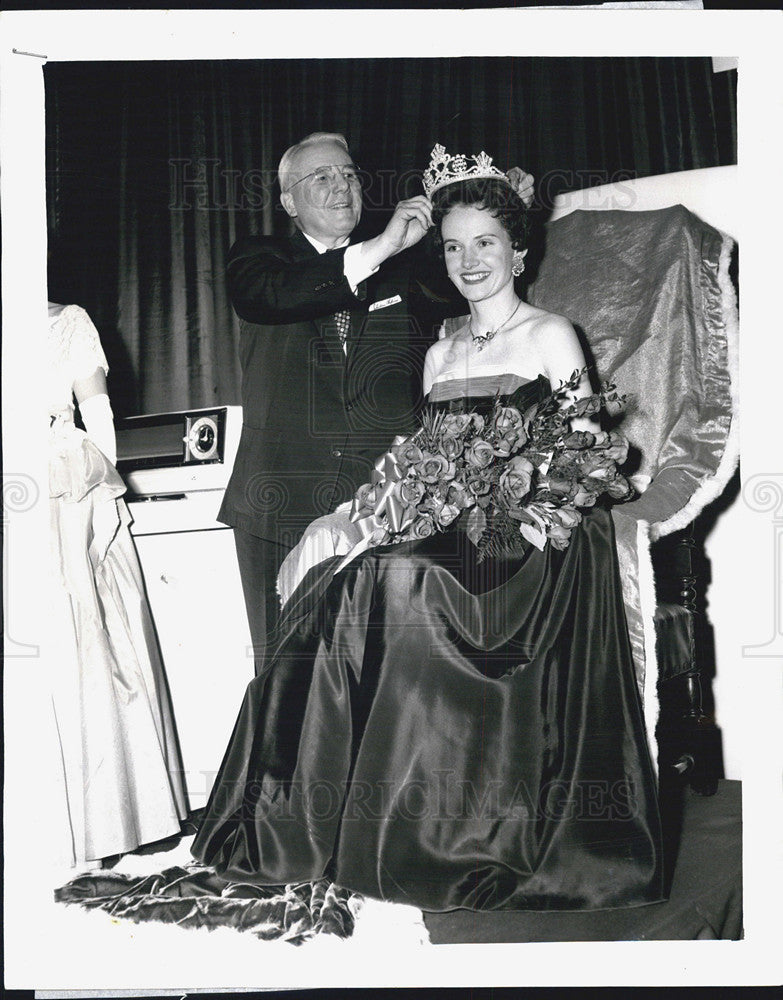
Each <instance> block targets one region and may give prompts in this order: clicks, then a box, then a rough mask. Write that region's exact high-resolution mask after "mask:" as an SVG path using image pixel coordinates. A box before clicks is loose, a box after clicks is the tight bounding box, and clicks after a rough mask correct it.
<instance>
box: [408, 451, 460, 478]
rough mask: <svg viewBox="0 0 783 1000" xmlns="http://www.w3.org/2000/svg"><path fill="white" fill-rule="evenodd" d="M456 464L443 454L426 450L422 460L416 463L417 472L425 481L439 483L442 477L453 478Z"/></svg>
mask: <svg viewBox="0 0 783 1000" xmlns="http://www.w3.org/2000/svg"><path fill="white" fill-rule="evenodd" d="M456 471H457V470H456V466H455V465H454V463H453V462H450V461H449V460H448V459H447V458H445V457H444V456H443V455H433V454H432V453H431V452H428V451H425V452H424V455H423V457H422V459H421V461H420V462H418V463H417V464H416V472H417V473H418V475H419V476H421V478H422V479H423V480H424V482H425V483H437V482H440V481H441V480H442V479H446V480H448V479H453V478H454V475H455V473H456Z"/></svg>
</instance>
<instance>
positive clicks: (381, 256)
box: [357, 194, 432, 269]
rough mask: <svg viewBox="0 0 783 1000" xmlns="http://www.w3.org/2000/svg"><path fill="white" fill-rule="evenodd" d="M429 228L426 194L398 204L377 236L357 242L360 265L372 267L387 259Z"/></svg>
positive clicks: (428, 202)
mask: <svg viewBox="0 0 783 1000" xmlns="http://www.w3.org/2000/svg"><path fill="white" fill-rule="evenodd" d="M431 225H432V202H431V201H430V200H429V198H427V196H426V195H423V194H419V195H416V197H415V198H408V199H406V200H405V201H401V202H400V203H399V204H398V205H397V207H396V208H395V209H394V215H393V216H392V217H391V219H390V220H389V224H388V225H387V226H386V228H385V229H384V231H383V232H382V233H381V234H380V236H376V237H375V238H374V239H372V240H366V241H365V242H364V243H358V244H357V246H358V247H360V248H361V250H360V254H361V257H362V260H363V262H364V263H365V265H366V266H367V267H369V268H372V269H374V268H376V267H378V266H379V265H380V264H382V263H383V262H384V261H385V260H387V259H388V258H389V257H393V256H394V255H395V254H398V253H400V252H401V251H402V250H407V249H408V247H412V246H413V244H414V243H418V242H419V240H420V239H421V238H422V236H423V235H424V234H425V233H426V232H427V230H428V229H429V228H430V226H431Z"/></svg>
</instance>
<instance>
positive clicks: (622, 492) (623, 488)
mask: <svg viewBox="0 0 783 1000" xmlns="http://www.w3.org/2000/svg"><path fill="white" fill-rule="evenodd" d="M606 492H607V493H608V494H609V496H610V497H614V499H615V500H627V499H628V498H630V497H631V496H633V487H632V486H631V484H630V483H629V482H628V480H627V479H626V478H625V476H621V475H620V474H619V473H618V474H617V475H616V476H615V477H614V479H612V481H611V482H610V483H609V485H608V486H607V488H606Z"/></svg>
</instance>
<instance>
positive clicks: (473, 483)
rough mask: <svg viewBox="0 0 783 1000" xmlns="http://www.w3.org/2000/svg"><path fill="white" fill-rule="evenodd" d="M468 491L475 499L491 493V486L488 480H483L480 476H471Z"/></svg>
mask: <svg viewBox="0 0 783 1000" xmlns="http://www.w3.org/2000/svg"><path fill="white" fill-rule="evenodd" d="M467 487H468V491H469V492H470V493H471V494H472V495H473V496H474V497H481V496H484V494H485V493H489V490H490V484H489V482H488V481H487V480H486V479H482V478H481V477H480V476H471V477H470V478H469V479H468V481H467Z"/></svg>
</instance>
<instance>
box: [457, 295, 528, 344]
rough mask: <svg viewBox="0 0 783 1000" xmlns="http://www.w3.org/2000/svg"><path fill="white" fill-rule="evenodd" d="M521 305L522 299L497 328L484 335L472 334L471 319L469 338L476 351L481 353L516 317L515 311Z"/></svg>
mask: <svg viewBox="0 0 783 1000" xmlns="http://www.w3.org/2000/svg"><path fill="white" fill-rule="evenodd" d="M521 305H522V299H520V300H519V302H517V304H516V305H515V306H514V311H513V312H512V313H511V315H510V316H509V317H508V318H507V319H504V320H503V322H502V323H501V324H500V326H499V327H497V328H496V329H494V330H488V331H487V332H486V333H474V332H473V320H472V319H471V321H470V336H471V338H472V340H473V343H474V345H475V347H476V350H477V351H483V350H484V347H485V346H486V345H487V344H488V343H489V342H490V340H492V338H493V337H496V336H497V334H499V333H500V331H501V330H502V329H503V327H504V326H506V324H507V323H510V322H511V320H512V319H513V318H514V317H515V316H516V314H517V310H518V309H519V307H520V306H521Z"/></svg>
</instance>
